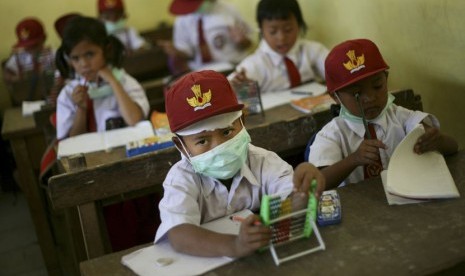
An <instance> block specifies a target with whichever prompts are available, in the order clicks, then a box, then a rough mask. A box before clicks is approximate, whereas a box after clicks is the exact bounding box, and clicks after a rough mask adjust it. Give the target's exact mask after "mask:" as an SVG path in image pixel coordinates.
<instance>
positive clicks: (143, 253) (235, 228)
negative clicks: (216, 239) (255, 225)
mask: <svg viewBox="0 0 465 276" xmlns="http://www.w3.org/2000/svg"><path fill="white" fill-rule="evenodd" d="M250 214H252V212H251V211H250V210H243V211H240V212H238V213H235V214H233V215H234V216H239V217H243V218H245V217H247V216H249V215H250ZM202 227H203V228H206V229H209V230H212V231H215V232H219V233H225V234H234V235H237V234H238V233H239V229H240V222H238V221H233V220H231V219H230V216H227V217H224V218H220V219H217V220H214V221H211V222H208V223H205V224H202ZM163 259H164V260H167V259H168V260H169V261H170V262H171V263H170V264H167V265H166V266H162V265H158V264H157V260H163ZM233 260H234V259H232V258H228V257H217V258H206V257H196V256H191V255H186V254H182V253H179V252H176V251H174V250H173V248H172V247H171V245H170V244H169V242H168V240H167V239H164V240H161V241H160V242H158V243H156V244H154V245H150V246H148V247H145V248H142V249H139V250H137V251H135V252H132V253H130V254H128V255H125V256H123V257H122V258H121V263H122V264H123V265H125V266H127V267H129V268H130V269H131V270H132V271H133V272H135V273H136V274H137V275H140V276H152V275H153V276H155V275H156V276H163V275H167V276H176V275H199V274H202V273H205V272H207V271H209V270H212V269H215V268H217V267H219V266H222V265H225V264H227V263H229V262H232V261H233Z"/></svg>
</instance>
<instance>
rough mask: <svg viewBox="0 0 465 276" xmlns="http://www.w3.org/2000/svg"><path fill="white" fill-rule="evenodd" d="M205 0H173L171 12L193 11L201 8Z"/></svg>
mask: <svg viewBox="0 0 465 276" xmlns="http://www.w3.org/2000/svg"><path fill="white" fill-rule="evenodd" d="M203 1H204V0H173V2H171V6H170V12H171V13H172V14H176V15H184V14H189V13H193V12H195V11H196V10H198V9H199V7H200V5H201V4H202V3H203Z"/></svg>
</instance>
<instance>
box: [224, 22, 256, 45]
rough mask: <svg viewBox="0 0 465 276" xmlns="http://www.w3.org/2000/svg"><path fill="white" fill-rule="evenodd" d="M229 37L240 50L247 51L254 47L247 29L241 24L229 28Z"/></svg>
mask: <svg viewBox="0 0 465 276" xmlns="http://www.w3.org/2000/svg"><path fill="white" fill-rule="evenodd" d="M229 35H230V36H231V39H232V41H234V44H235V45H236V48H237V49H239V50H245V49H247V48H249V47H250V45H252V41H250V39H249V38H248V37H247V29H246V28H245V26H243V25H241V24H235V25H234V26H231V27H229Z"/></svg>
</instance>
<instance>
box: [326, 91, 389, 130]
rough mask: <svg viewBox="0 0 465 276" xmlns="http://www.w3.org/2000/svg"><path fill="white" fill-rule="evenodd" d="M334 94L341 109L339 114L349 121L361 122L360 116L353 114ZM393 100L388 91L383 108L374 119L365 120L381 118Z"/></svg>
mask: <svg viewBox="0 0 465 276" xmlns="http://www.w3.org/2000/svg"><path fill="white" fill-rule="evenodd" d="M334 94H335V95H336V97H337V98H338V100H339V102H340V103H341V110H340V111H339V116H340V117H341V118H344V119H346V120H348V121H351V122H354V123H359V124H363V119H362V117H358V116H355V115H354V114H352V113H351V112H350V111H349V110H348V109H347V108H346V107H345V106H344V104H343V103H342V101H341V99H340V98H339V96H338V95H337V93H334ZM394 100H395V97H394V96H393V95H392V94H391V93H389V94H388V99H387V102H386V105H385V106H384V108H383V110H382V111H381V112H380V113H379V115H378V116H377V117H376V118H374V119H371V120H367V122H374V121H376V120H378V119H379V118H381V117H382V116H383V115H384V114H385V113H386V111H387V109H388V108H389V107H390V106H391V105H392V104H393V103H394Z"/></svg>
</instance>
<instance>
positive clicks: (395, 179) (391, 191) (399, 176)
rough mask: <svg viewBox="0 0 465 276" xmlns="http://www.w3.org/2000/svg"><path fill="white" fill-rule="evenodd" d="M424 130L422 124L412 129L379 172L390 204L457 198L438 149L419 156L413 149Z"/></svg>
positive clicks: (454, 187) (457, 194) (452, 182)
mask: <svg viewBox="0 0 465 276" xmlns="http://www.w3.org/2000/svg"><path fill="white" fill-rule="evenodd" d="M423 133H425V130H424V128H423V126H421V125H419V126H418V127H416V128H414V129H413V130H412V131H411V132H410V133H409V134H408V135H407V136H406V137H405V138H404V139H403V140H402V141H401V143H399V145H398V146H397V147H396V149H395V151H394V153H393V154H392V157H391V159H390V161H389V166H388V169H387V171H383V172H382V173H381V177H382V181H383V185H384V191H385V192H386V197H387V200H388V203H389V204H390V205H393V204H408V203H418V202H423V201H425V200H431V199H438V198H455V197H460V194H459V192H458V190H457V187H456V185H455V182H454V179H453V178H452V175H451V174H450V171H449V168H448V167H447V164H446V161H445V160H444V157H443V156H442V155H441V154H440V153H439V152H427V153H424V154H421V155H419V154H416V153H415V152H414V151H413V146H414V145H415V143H416V141H417V139H418V137H420V136H421V135H422V134H423Z"/></svg>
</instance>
